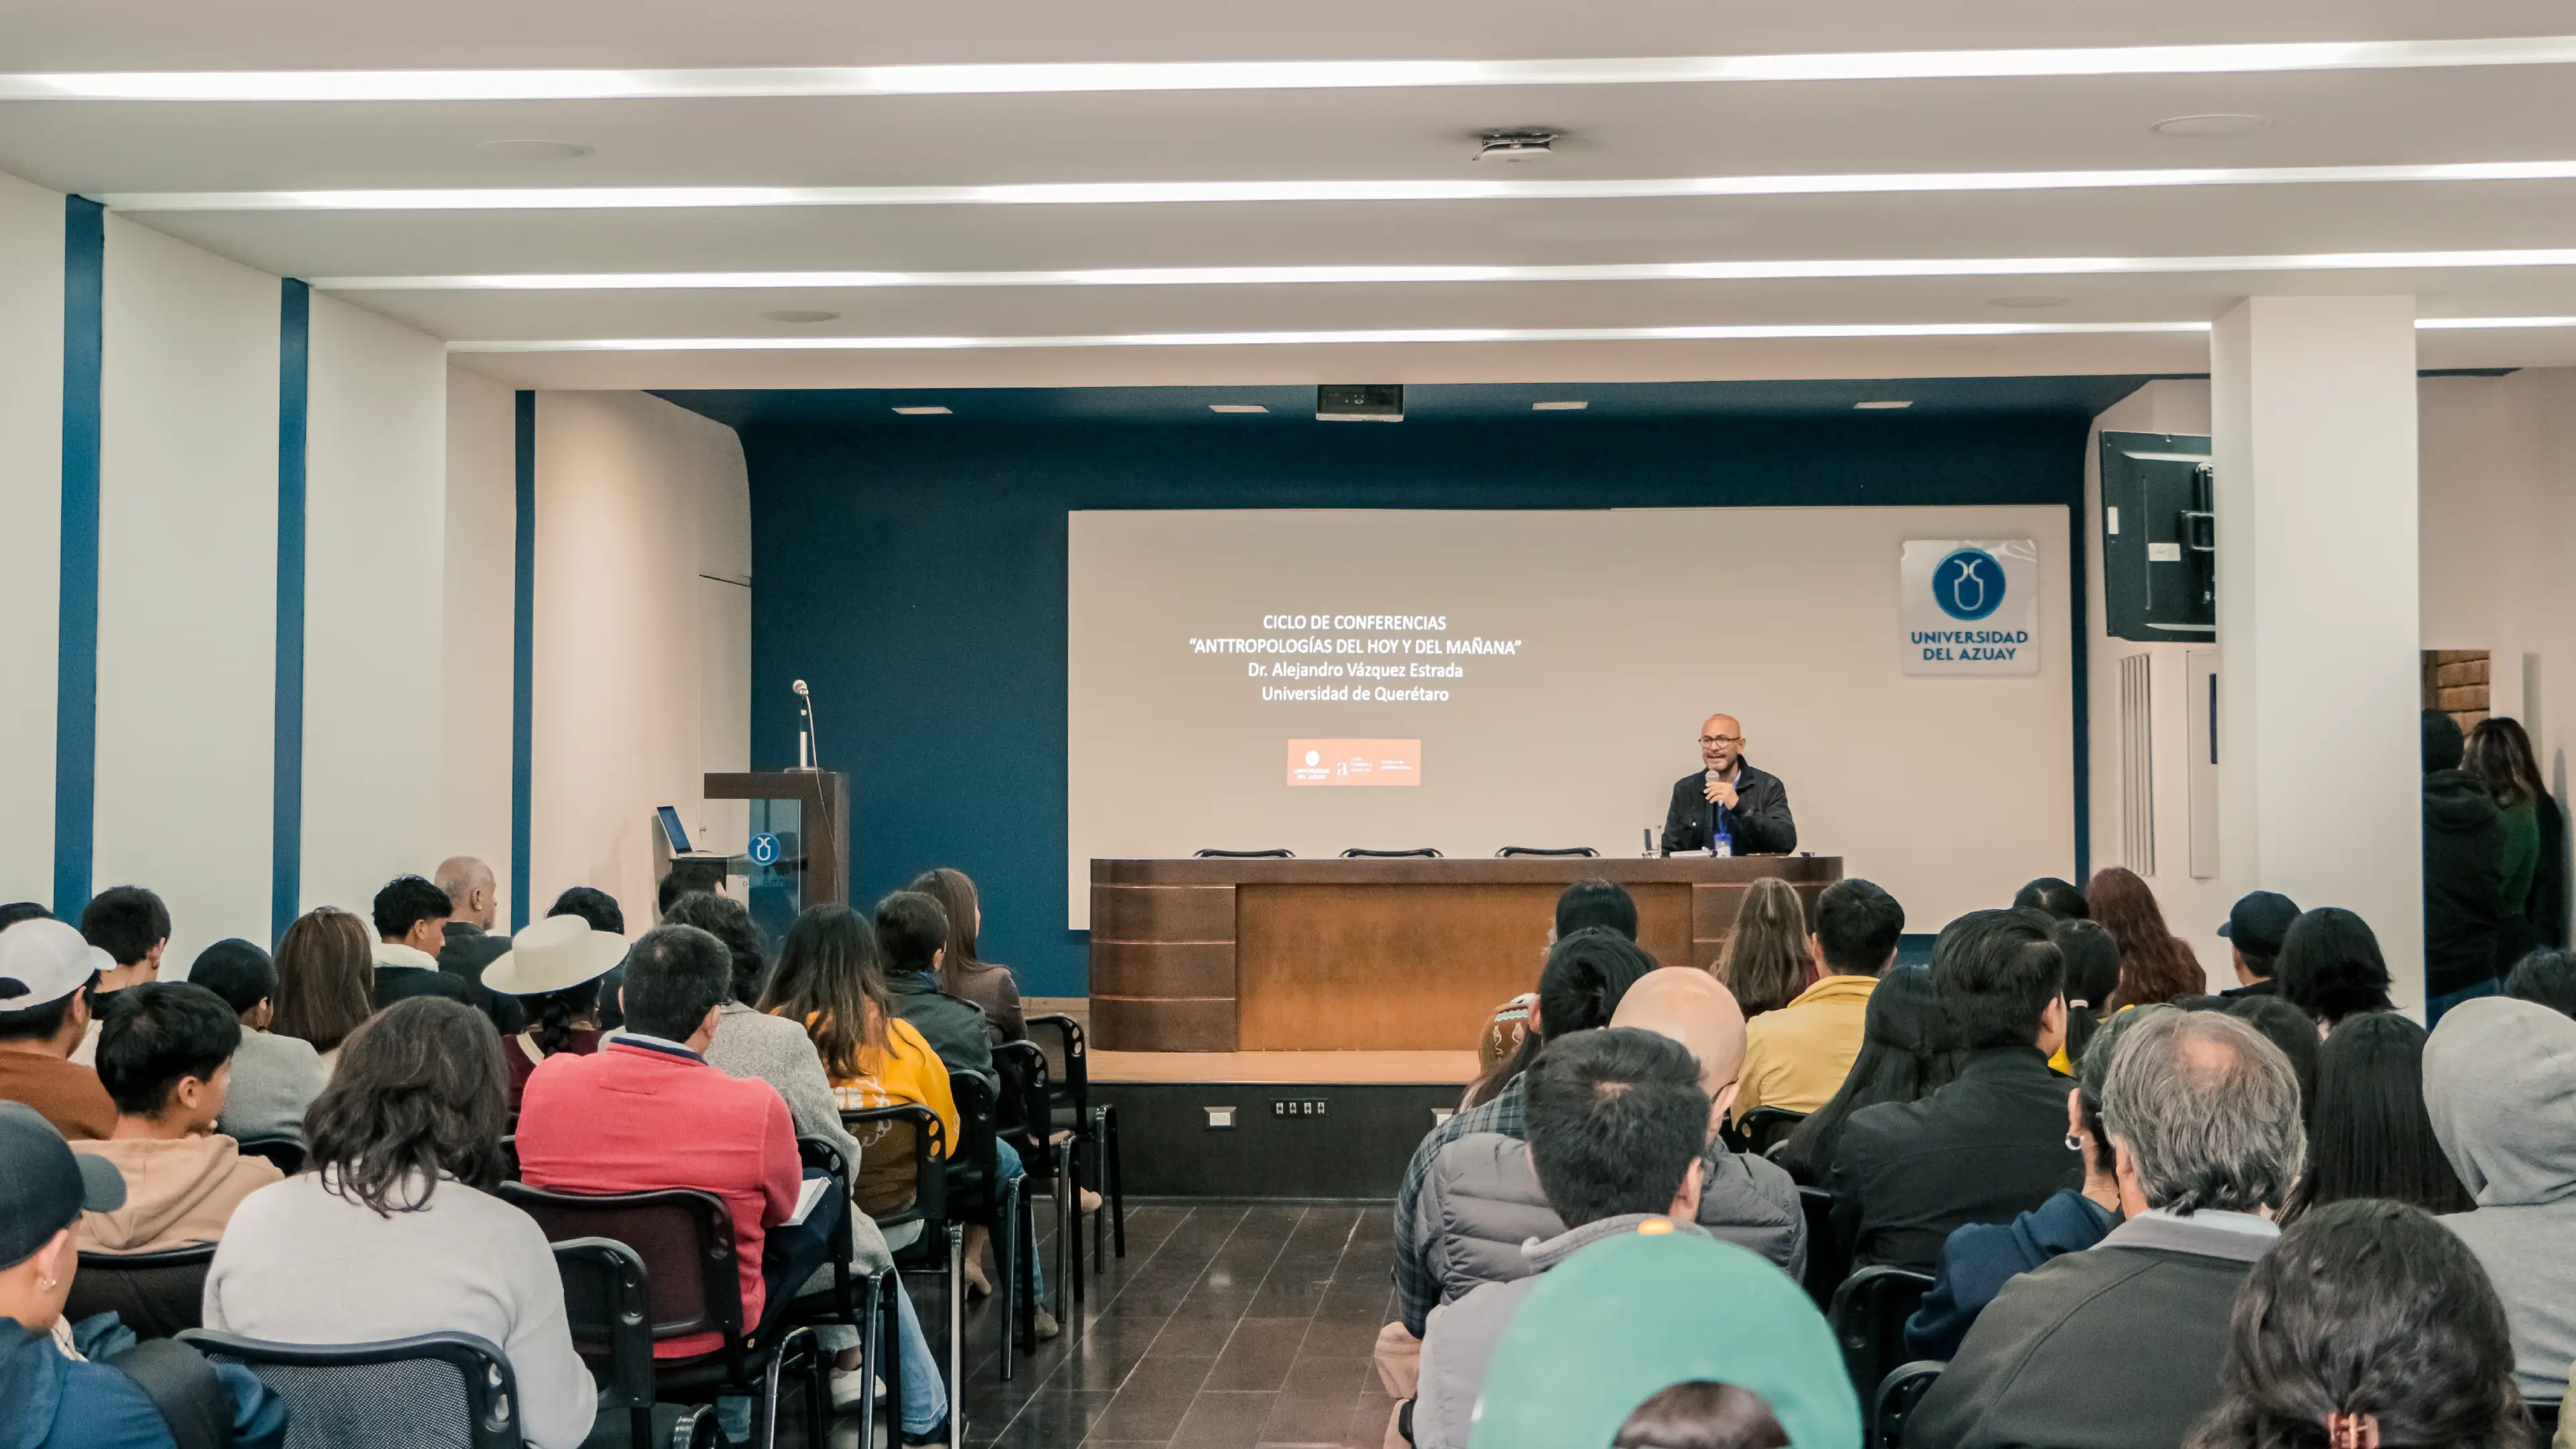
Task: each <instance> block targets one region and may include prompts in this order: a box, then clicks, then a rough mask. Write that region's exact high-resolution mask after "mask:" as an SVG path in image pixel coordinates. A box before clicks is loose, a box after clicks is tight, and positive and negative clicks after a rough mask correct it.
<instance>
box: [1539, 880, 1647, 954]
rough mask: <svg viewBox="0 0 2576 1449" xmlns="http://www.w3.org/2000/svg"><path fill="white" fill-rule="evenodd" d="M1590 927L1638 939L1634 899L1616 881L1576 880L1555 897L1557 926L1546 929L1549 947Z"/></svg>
mask: <svg viewBox="0 0 2576 1449" xmlns="http://www.w3.org/2000/svg"><path fill="white" fill-rule="evenodd" d="M1593 926H1606V927H1608V928H1610V929H1611V930H1613V931H1616V932H1618V933H1619V934H1620V935H1622V936H1625V937H1627V938H1628V939H1629V940H1631V941H1633V940H1635V939H1637V898H1636V897H1635V896H1632V895H1630V894H1628V888H1627V887H1626V886H1623V885H1621V884H1619V883H1618V882H1617V881H1615V880H1579V881H1576V882H1575V883H1574V884H1572V885H1570V886H1567V887H1566V888H1565V889H1563V890H1561V891H1558V892H1557V893H1556V922H1555V924H1554V925H1552V926H1550V927H1549V928H1548V936H1547V943H1548V945H1549V946H1551V947H1552V946H1554V945H1555V944H1556V943H1557V942H1559V941H1562V940H1564V939H1565V938H1566V937H1568V936H1571V935H1573V934H1574V933H1575V932H1577V931H1581V930H1586V929H1589V928H1591V927H1593Z"/></svg>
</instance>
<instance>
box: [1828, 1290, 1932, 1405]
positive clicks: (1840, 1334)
mask: <svg viewBox="0 0 2576 1449" xmlns="http://www.w3.org/2000/svg"><path fill="white" fill-rule="evenodd" d="M1931 1288H1932V1275H1931V1274H1929V1273H1917V1272H1915V1271H1914V1270H1913V1269H1911V1268H1894V1267H1889V1266H1886V1265H1884V1264H1882V1265H1880V1266H1878V1267H1875V1268H1863V1269H1861V1270H1860V1271H1859V1272H1857V1273H1854V1274H1852V1275H1851V1276H1850V1277H1848V1278H1845V1279H1844V1280H1843V1281H1842V1286H1840V1287H1838V1288H1836V1289H1835V1290H1834V1301H1833V1306H1832V1307H1831V1308H1829V1309H1827V1310H1826V1311H1825V1321H1826V1322H1828V1323H1830V1324H1832V1325H1833V1329H1834V1342H1835V1343H1836V1344H1838V1345H1840V1346H1841V1348H1842V1351H1843V1366H1844V1367H1845V1368H1846V1369H1848V1370H1850V1371H1851V1380H1852V1389H1853V1391H1854V1392H1856V1393H1861V1394H1867V1393H1869V1392H1871V1391H1872V1390H1873V1389H1874V1388H1876V1387H1877V1385H1878V1382H1879V1380H1881V1379H1883V1378H1885V1377H1887V1375H1888V1373H1889V1371H1890V1370H1892V1369H1894V1368H1895V1367H1896V1366H1897V1365H1898V1364H1901V1363H1903V1362H1905V1320H1906V1319H1908V1318H1911V1317H1913V1316H1914V1310H1915V1308H1916V1307H1918V1306H1920V1305H1921V1303H1922V1302H1923V1295H1924V1294H1925V1293H1927V1292H1930V1291H1931Z"/></svg>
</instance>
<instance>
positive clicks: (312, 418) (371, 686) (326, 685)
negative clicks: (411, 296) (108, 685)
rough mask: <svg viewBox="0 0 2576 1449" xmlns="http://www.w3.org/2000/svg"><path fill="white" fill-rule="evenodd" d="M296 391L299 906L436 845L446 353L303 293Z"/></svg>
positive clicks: (428, 864)
mask: <svg viewBox="0 0 2576 1449" xmlns="http://www.w3.org/2000/svg"><path fill="white" fill-rule="evenodd" d="M311 337H312V352H311V361H312V366H311V370H310V377H311V382H310V384H309V386H308V388H307V391H306V397H307V399H308V403H307V411H306V418H307V423H306V434H305V437H306V452H305V458H306V462H305V503H306V512H305V520H306V522H305V548H304V590H305V593H304V820H303V830H304V846H303V880H302V886H301V892H302V904H303V906H304V908H305V909H308V910H309V909H311V908H312V907H314V906H318V905H336V906H343V907H358V906H363V905H364V904H365V903H366V902H367V901H368V900H369V899H371V898H372V897H373V896H374V895H375V892H376V889H377V887H379V886H381V885H383V884H384V883H385V882H386V881H388V880H390V879H392V878H393V877H395V876H397V875H402V874H405V873H410V872H417V873H420V874H427V873H428V872H429V871H430V869H431V868H432V867H434V866H435V865H436V864H437V863H438V861H439V859H440V858H441V857H442V856H444V855H446V854H448V853H449V852H448V851H447V850H446V849H445V847H444V842H443V839H442V825H443V820H442V816H441V808H442V807H441V804H440V799H441V795H442V788H441V787H442V783H443V782H442V780H441V776H440V770H441V763H442V761H441V754H440V740H439V735H440V727H441V724H442V723H443V707H442V694H443V684H444V676H445V670H444V666H443V663H442V659H441V646H440V639H441V633H442V625H443V621H442V619H441V600H442V594H443V590H444V586H445V577H444V562H445V543H444V540H445V536H446V529H447V498H446V494H447V468H446V457H445V454H446V441H447V439H446V433H447V408H446V385H447V356H446V349H445V348H444V347H443V346H442V345H441V344H440V343H439V342H438V340H437V339H435V338H432V337H429V336H427V335H425V334H422V333H419V332H415V331H413V330H411V329H410V328H408V327H404V326H401V325H399V324H396V323H393V322H388V321H386V320H385V319H384V318H382V317H378V316H376V315H375V314H374V313H372V312H362V311H360V310H358V309H357V308H355V307H352V306H350V305H349V304H347V303H345V302H342V301H339V300H337V299H336V298H332V297H325V296H319V295H317V296H315V297H314V298H313V313H312V331H311Z"/></svg>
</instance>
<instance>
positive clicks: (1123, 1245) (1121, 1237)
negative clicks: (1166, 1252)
mask: <svg viewBox="0 0 2576 1449" xmlns="http://www.w3.org/2000/svg"><path fill="white" fill-rule="evenodd" d="M1100 1120H1101V1127H1102V1138H1103V1141H1102V1145H1101V1155H1102V1160H1103V1161H1104V1162H1105V1163H1106V1164H1107V1166H1108V1169H1109V1204H1108V1206H1109V1218H1110V1224H1109V1230H1110V1235H1111V1238H1112V1240H1113V1241H1115V1242H1116V1243H1117V1245H1118V1256H1119V1257H1121V1258H1125V1257H1126V1256H1127V1166H1126V1163H1125V1161H1124V1160H1123V1159H1121V1157H1120V1156H1119V1153H1118V1109H1117V1108H1116V1107H1115V1106H1105V1107H1102V1108H1101V1109H1100Z"/></svg>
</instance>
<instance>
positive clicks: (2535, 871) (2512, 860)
mask: <svg viewBox="0 0 2576 1449" xmlns="http://www.w3.org/2000/svg"><path fill="white" fill-rule="evenodd" d="M2460 768H2461V769H2464V770H2466V771H2468V772H2469V773H2470V774H2472V775H2474V776H2476V777H2477V781H2478V783H2479V784H2481V785H2484V786H2486V788H2487V794H2488V795H2490V796H2492V797H2493V798H2494V800H2495V802H2496V810H2497V813H2498V816H2499V823H2500V824H2501V826H2502V827H2503V831H2504V849H2503V854H2502V857H2501V858H2500V860H2499V862H2498V864H2499V865H2500V866H2501V867H2502V869H2503V871H2504V918H2503V919H2502V920H2500V921H2498V922H2497V923H2496V974H2497V975H2499V976H2501V975H2503V974H2504V973H2505V972H2507V971H2510V970H2512V969H2513V967H2514V963H2515V962H2517V961H2520V960H2521V959H2522V958H2523V957H2524V956H2526V955H2528V954H2530V951H2531V948H2532V947H2534V946H2539V945H2548V946H2559V945H2564V944H2566V941H2567V897H2566V880H2565V876H2566V872H2567V822H2566V820H2565V819H2564V818H2563V817H2562V816H2560V815H2559V813H2558V802H2557V801H2555V800H2552V799H2550V798H2549V786H2548V785H2547V784H2546V783H2544V782H2543V781H2542V780H2541V778H2540V761H2539V760H2538V759H2536V758H2534V756H2533V755H2532V751H2531V736H2529V735H2528V734H2525V733H2524V732H2523V728H2522V726H2521V724H2519V723H2518V722H2516V721H2514V720H2511V719H2507V718H2504V717H2502V716H2497V717H2495V718H2492V719H2482V720H2480V721H2478V723H2477V725H2476V727H2475V728H2473V729H2471V730H2470V731H2469V739H2468V746H2467V749H2466V751H2465V752H2464V753H2463V754H2462V755H2461V758H2460ZM2544 887H2545V888H2547V889H2546V891H2545V892H2544Z"/></svg>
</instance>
